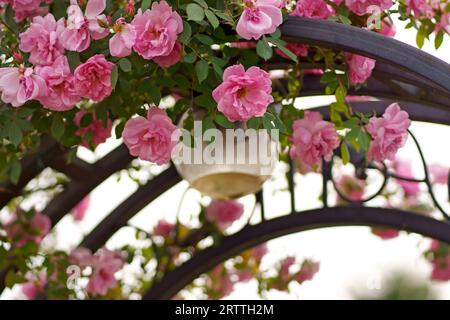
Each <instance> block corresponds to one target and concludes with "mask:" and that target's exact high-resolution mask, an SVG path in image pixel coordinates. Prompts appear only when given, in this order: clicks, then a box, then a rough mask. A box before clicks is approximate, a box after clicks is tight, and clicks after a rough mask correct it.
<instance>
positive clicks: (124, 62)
mask: <svg viewBox="0 0 450 320" xmlns="http://www.w3.org/2000/svg"><path fill="white" fill-rule="evenodd" d="M119 66H120V69H122V71H123V72H130V71H131V69H132V67H133V66H132V65H131V62H130V60H128V59H127V58H122V59H120V60H119Z"/></svg>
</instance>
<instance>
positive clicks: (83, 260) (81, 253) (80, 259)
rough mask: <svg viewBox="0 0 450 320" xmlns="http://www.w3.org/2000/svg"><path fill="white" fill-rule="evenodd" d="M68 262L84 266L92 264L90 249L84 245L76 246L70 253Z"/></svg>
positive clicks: (92, 257)
mask: <svg viewBox="0 0 450 320" xmlns="http://www.w3.org/2000/svg"><path fill="white" fill-rule="evenodd" d="M69 262H70V263H72V264H76V265H78V266H80V267H82V268H85V267H89V266H91V265H92V264H93V262H94V256H93V254H92V252H91V250H89V249H87V248H84V247H78V248H76V249H75V250H73V251H72V252H71V253H70V255H69Z"/></svg>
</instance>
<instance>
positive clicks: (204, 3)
mask: <svg viewBox="0 0 450 320" xmlns="http://www.w3.org/2000/svg"><path fill="white" fill-rule="evenodd" d="M194 1H195V2H197V3H198V4H199V5H201V6H202V7H203V8H205V9H208V4H207V3H206V2H205V0H194Z"/></svg>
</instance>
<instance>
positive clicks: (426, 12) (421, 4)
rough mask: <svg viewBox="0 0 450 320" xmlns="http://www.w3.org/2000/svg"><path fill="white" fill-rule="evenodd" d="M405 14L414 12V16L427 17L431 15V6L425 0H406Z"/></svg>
mask: <svg viewBox="0 0 450 320" xmlns="http://www.w3.org/2000/svg"><path fill="white" fill-rule="evenodd" d="M406 6H407V8H408V9H407V11H406V13H407V14H411V13H412V12H414V15H415V16H416V18H419V17H421V16H426V17H428V18H432V17H433V15H434V14H433V8H432V7H431V5H430V4H428V3H427V0H406Z"/></svg>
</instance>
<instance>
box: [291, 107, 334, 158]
mask: <svg viewBox="0 0 450 320" xmlns="http://www.w3.org/2000/svg"><path fill="white" fill-rule="evenodd" d="M292 129H293V135H292V137H291V141H292V142H293V146H292V147H291V150H290V156H291V158H293V159H297V160H299V161H301V162H302V163H303V164H305V165H306V166H307V167H314V166H320V165H321V163H322V158H324V159H325V160H326V161H330V160H331V157H332V155H333V150H334V149H336V148H337V147H338V146H339V137H338V134H337V131H336V129H335V128H334V125H333V124H332V123H331V122H328V121H324V120H323V119H322V115H321V114H320V113H319V112H313V111H306V112H305V117H304V118H303V119H299V120H296V121H295V122H294V123H293V125H292Z"/></svg>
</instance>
